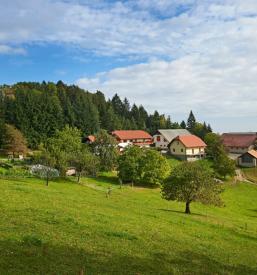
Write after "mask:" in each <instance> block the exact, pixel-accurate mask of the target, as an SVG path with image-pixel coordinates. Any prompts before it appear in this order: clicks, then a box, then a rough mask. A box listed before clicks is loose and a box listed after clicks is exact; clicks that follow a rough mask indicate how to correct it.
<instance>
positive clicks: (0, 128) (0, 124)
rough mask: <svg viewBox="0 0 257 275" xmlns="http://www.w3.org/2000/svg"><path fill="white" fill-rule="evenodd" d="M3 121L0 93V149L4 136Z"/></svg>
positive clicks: (1, 95)
mask: <svg viewBox="0 0 257 275" xmlns="http://www.w3.org/2000/svg"><path fill="white" fill-rule="evenodd" d="M4 124H5V120H4V97H3V93H2V92H1V91H0V148H1V147H2V144H3V138H4V134H5V127H4Z"/></svg>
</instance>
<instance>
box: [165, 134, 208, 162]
mask: <svg viewBox="0 0 257 275" xmlns="http://www.w3.org/2000/svg"><path fill="white" fill-rule="evenodd" d="M206 147H207V145H206V144H205V143H204V141H203V140H201V139H200V138H199V137H197V136H195V135H181V136H177V137H176V138H174V139H173V140H172V141H171V142H170V143H169V145H168V148H169V152H170V154H171V155H173V156H174V157H176V158H178V159H181V160H187V161H194V160H198V159H202V158H204V157H205V148H206Z"/></svg>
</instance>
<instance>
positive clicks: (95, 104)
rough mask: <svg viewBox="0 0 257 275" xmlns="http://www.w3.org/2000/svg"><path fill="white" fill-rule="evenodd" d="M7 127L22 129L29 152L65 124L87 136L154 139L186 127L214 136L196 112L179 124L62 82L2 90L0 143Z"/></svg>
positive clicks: (6, 87)
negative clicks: (138, 133)
mask: <svg viewBox="0 0 257 275" xmlns="http://www.w3.org/2000/svg"><path fill="white" fill-rule="evenodd" d="M5 123H6V124H10V125H13V126H15V127H16V128H17V129H19V130H20V131H21V132H22V133H23V135H24V136H25V137H26V139H27V142H28V145H29V146H30V147H31V148H37V147H38V146H39V144H40V143H43V142H44V141H45V140H46V138H48V137H50V136H52V135H53V134H54V133H55V132H56V130H61V129H63V128H64V127H65V125H69V126H71V127H77V128H78V129H80V130H81V131H82V132H83V134H84V135H88V134H95V133H97V132H98V131H99V130H100V129H106V130H107V131H112V130H114V129H143V130H147V131H148V132H149V133H151V134H154V133H155V132H156V130H157V129H172V128H187V129H189V130H190V131H191V132H193V133H195V134H197V135H199V136H200V137H204V135H205V134H206V133H208V132H211V127H210V125H208V126H207V125H206V124H205V123H198V122H196V120H195V117H194V115H193V113H192V112H191V113H190V115H189V118H188V121H187V123H185V122H184V121H182V122H181V123H180V124H179V123H177V122H172V121H171V119H170V117H169V116H168V117H166V116H165V115H163V114H159V113H158V112H157V111H155V112H154V113H153V114H149V113H148V112H147V111H146V110H145V109H144V107H143V106H142V105H140V106H137V105H136V104H133V105H132V106H131V105H130V103H129V100H128V99H127V98H124V99H123V100H122V99H121V98H120V97H119V96H118V95H117V94H115V95H114V96H113V98H112V99H108V100H107V99H106V98H105V96H104V94H103V93H102V92H100V91H97V92H96V93H90V92H88V91H85V90H83V89H80V88H79V87H77V86H75V85H70V86H68V85H65V84H64V83H63V82H62V81H59V82H57V83H56V84H55V83H52V82H48V83H47V82H42V83H37V82H20V83H17V84H15V85H12V86H9V85H2V86H0V144H1V139H2V133H3V129H4V124H5Z"/></svg>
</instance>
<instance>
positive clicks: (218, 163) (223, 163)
mask: <svg viewBox="0 0 257 275" xmlns="http://www.w3.org/2000/svg"><path fill="white" fill-rule="evenodd" d="M213 168H214V170H215V172H216V173H217V174H218V175H220V176H221V177H223V178H224V179H225V178H226V176H234V175H235V169H236V165H235V161H234V160H232V159H230V158H229V157H228V156H227V155H226V154H225V153H223V154H220V155H219V156H218V157H217V159H216V160H215V162H214V164H213Z"/></svg>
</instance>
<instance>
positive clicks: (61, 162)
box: [46, 126, 82, 176]
mask: <svg viewBox="0 0 257 275" xmlns="http://www.w3.org/2000/svg"><path fill="white" fill-rule="evenodd" d="M81 146H82V143H81V131H80V130H78V129H77V128H72V127H69V126H65V128H64V129H63V130H62V131H57V132H56V134H55V135H54V136H53V137H51V138H49V139H48V141H47V144H46V149H47V151H48V152H49V154H50V155H51V158H53V159H54V160H55V166H56V168H57V169H58V171H60V173H61V176H65V173H66V169H67V167H68V165H69V160H70V158H71V157H72V156H73V155H74V154H76V153H78V152H79V151H80V150H81Z"/></svg>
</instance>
